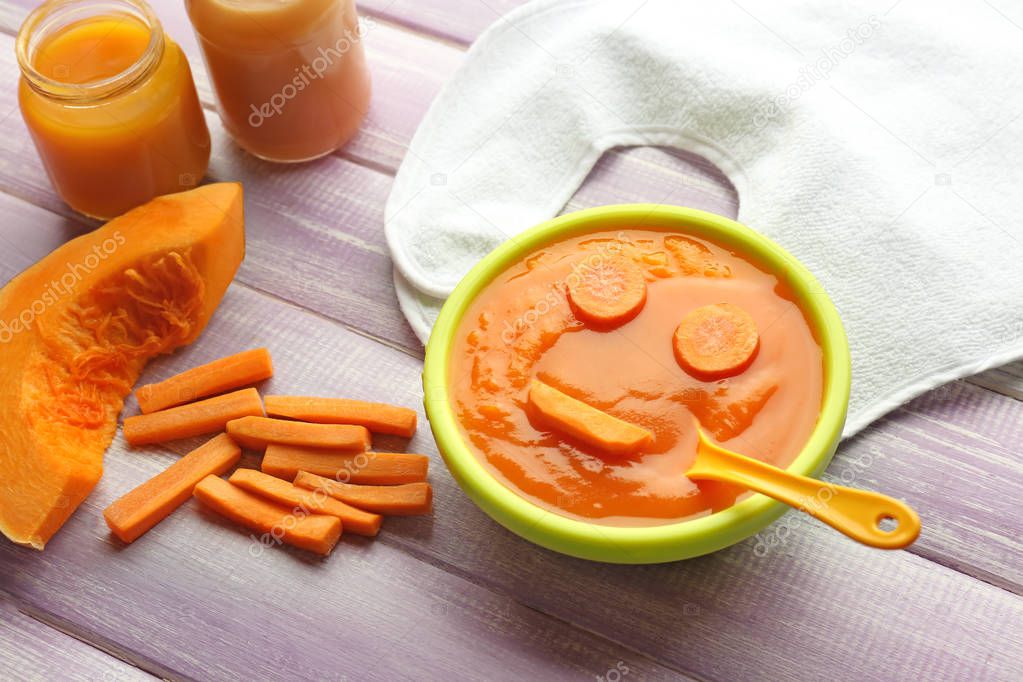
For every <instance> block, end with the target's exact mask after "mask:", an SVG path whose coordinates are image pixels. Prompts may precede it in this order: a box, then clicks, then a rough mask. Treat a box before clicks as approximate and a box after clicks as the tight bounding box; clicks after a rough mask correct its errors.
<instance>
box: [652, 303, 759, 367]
mask: <svg viewBox="0 0 1023 682" xmlns="http://www.w3.org/2000/svg"><path fill="white" fill-rule="evenodd" d="M672 347H673V348H674V350H675V359H676V360H677V361H678V364H679V365H681V366H682V369H684V370H685V371H686V372H688V373H689V374H691V375H692V376H694V377H696V378H697V379H703V380H706V381H711V380H714V379H723V378H725V377H730V376H735V375H736V374H739V373H740V372H743V371H745V370H746V368H747V367H749V366H750V365H751V364H752V363H753V360H754V358H756V355H757V351H758V350H759V349H760V334H759V333H758V332H757V323H756V322H754V321H753V318H752V317H750V315H749V313H747V312H746V311H745V310H743V309H742V308H740V307H739V306H737V305H732V304H731V303H715V304H713V305H705V306H703V307H701V308H697V309H695V310H693V311H691V312H690V313H689V314H688V315H686V316H685V317H684V318H683V319H682V323H681V324H679V326H678V328H677V329H676V330H675V336H674V339H673V342H672Z"/></svg>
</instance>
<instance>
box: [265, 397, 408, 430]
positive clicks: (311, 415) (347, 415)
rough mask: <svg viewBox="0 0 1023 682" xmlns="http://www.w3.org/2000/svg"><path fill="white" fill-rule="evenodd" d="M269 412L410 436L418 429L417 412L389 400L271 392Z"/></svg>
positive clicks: (267, 398)
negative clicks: (369, 400) (391, 403)
mask: <svg viewBox="0 0 1023 682" xmlns="http://www.w3.org/2000/svg"><path fill="white" fill-rule="evenodd" d="M266 413H267V414H268V415H270V416H271V417H287V418H288V419H299V420H301V421H304V422H318V423H321V424H359V425H360V426H365V427H366V428H367V429H369V430H370V431H372V432H374V433H387V434H391V435H394V436H402V437H403V438H411V437H412V434H414V433H415V432H416V412H415V410H410V409H409V408H407V407H398V406H397V405H388V404H386V403H367V402H363V401H361V400H348V399H346V398H306V397H303V396H294V395H268V396H267V397H266Z"/></svg>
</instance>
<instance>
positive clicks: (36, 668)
mask: <svg viewBox="0 0 1023 682" xmlns="http://www.w3.org/2000/svg"><path fill="white" fill-rule="evenodd" d="M0 670H3V671H4V676H5V677H7V678H8V679H17V680H56V679H60V680H67V682H79V681H80V682H91V681H92V680H104V681H108V682H134V681H136V680H153V679H154V678H153V677H152V676H150V675H148V674H146V673H144V672H142V671H141V670H139V669H138V668H135V667H133V666H130V665H128V664H127V663H124V662H123V661H119V660H118V659H116V658H114V657H113V656H108V655H107V654H105V653H103V652H102V651H100V650H99V649H96V648H94V647H92V646H90V645H88V644H86V643H85V642H81V641H79V640H77V639H75V638H74V637H71V636H69V635H66V634H64V633H63V632H61V631H60V630H57V629H55V628H53V627H50V626H49V625H46V624H45V623H41V622H40V621H38V620H36V619H34V618H31V617H29V616H27V615H25V614H24V613H22V612H20V611H19V610H18V609H17V607H16V606H15V605H14V602H12V601H11V600H10V599H8V598H6V597H5V596H4V595H3V594H2V593H0Z"/></svg>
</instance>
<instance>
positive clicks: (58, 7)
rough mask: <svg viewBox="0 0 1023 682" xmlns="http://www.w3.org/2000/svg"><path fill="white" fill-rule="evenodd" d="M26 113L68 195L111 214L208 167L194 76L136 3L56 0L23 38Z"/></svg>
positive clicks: (74, 202) (188, 182)
mask: <svg viewBox="0 0 1023 682" xmlns="http://www.w3.org/2000/svg"><path fill="white" fill-rule="evenodd" d="M17 51H18V60H19V64H20V66H21V71H22V78H21V83H20V85H19V90H18V95H19V102H20V104H21V112H22V115H23V116H24V118H25V123H26V124H27V126H28V129H29V132H30V133H31V135H32V139H33V141H34V142H35V144H36V147H37V149H38V150H39V155H40V156H41V157H42V160H43V164H44V165H45V166H46V170H47V171H48V173H49V175H50V179H51V181H52V182H53V185H54V187H55V188H56V190H57V192H58V193H59V194H60V196H61V197H62V198H63V199H64V200H65V201H66V202H67V203H68V204H69V205H70V206H71V207H72V208H74V209H75V210H77V211H80V212H82V213H85V214H87V215H90V216H93V217H97V218H112V217H114V216H117V215H120V214H121V213H124V212H125V211H127V210H128V209H131V208H134V207H135V206H138V205H140V204H143V203H145V202H147V201H149V200H150V199H152V198H153V197H155V196H158V195H161V194H169V193H172V192H178V191H182V190H184V189H188V188H190V187H192V186H194V185H196V184H198V182H199V181H200V180H201V179H202V177H203V176H204V175H205V174H206V166H207V163H208V162H209V155H210V137H209V131H208V130H207V128H206V120H205V118H204V117H203V113H202V109H201V107H200V105H199V99H198V97H197V96H196V92H195V86H194V84H193V82H192V73H191V70H190V69H189V67H188V62H187V61H186V60H185V56H184V54H182V52H181V49H180V48H179V47H178V46H177V45H176V44H175V43H174V42H173V41H171V40H170V39H168V38H166V37H165V36H164V34H163V30H162V28H161V27H160V24H159V22H158V21H157V20H156V18H155V16H154V15H153V13H152V10H150V9H149V7H148V6H147V5H145V4H144V3H142V2H139V1H137V0H104V1H100V0H53V1H51V2H48V3H46V4H44V5H42V6H41V7H39V8H38V9H36V10H35V11H34V12H33V13H32V14H31V15H30V16H29V18H28V19H27V20H26V21H25V24H24V25H23V26H22V28H21V31H20V33H19V35H18V43H17Z"/></svg>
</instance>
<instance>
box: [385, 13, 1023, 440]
mask: <svg viewBox="0 0 1023 682" xmlns="http://www.w3.org/2000/svg"><path fill="white" fill-rule="evenodd" d="M893 3H894V6H893ZM1005 4H1006V8H1005V9H1004V10H1002V9H998V8H996V6H995V5H997V2H996V0H992V3H991V4H989V3H985V2H976V3H974V2H962V1H961V0H960V1H958V2H953V1H946V0H942V1H940V2H924V1H923V0H901V1H899V2H896V0H885V1H884V2H856V3H853V2H844V3H825V4H820V3H806V2H803V1H801V0H772V1H769V2H753V1H748V2H747V1H745V0H744V1H743V2H741V3H732V2H720V3H706V2H700V3H697V2H689V1H684V0H646V1H645V2H644V1H643V0H603V1H601V0H560V1H552V0H537V1H536V2H533V3H530V4H528V5H525V6H523V7H521V8H520V9H518V10H516V11H514V12H512V13H511V14H509V15H508V16H507V17H505V18H504V19H502V20H501V21H499V22H498V23H497V24H496V25H494V26H493V27H491V28H490V29H489V30H488V31H487V32H486V33H485V34H484V35H483V36H482V37H481V38H480V39H479V40H478V41H477V42H476V44H475V45H474V46H473V47H472V49H471V50H470V51H469V54H468V58H467V60H466V63H465V64H464V66H463V67H462V68H461V70H460V71H459V72H458V73H457V74H456V75H455V77H454V78H453V79H452V81H451V82H450V83H448V84H447V86H446V87H445V88H444V90H443V91H442V92H441V93H440V95H439V96H438V97H437V100H436V101H435V102H434V104H433V106H432V107H431V109H430V111H429V113H428V114H427V116H426V118H425V119H424V121H423V123H422V125H421V127H420V128H419V130H418V132H417V133H416V135H415V138H414V139H413V141H412V144H411V146H410V148H409V152H408V154H407V156H406V158H405V161H404V162H403V164H402V166H401V169H400V170H399V172H398V175H397V178H396V180H395V184H394V188H393V190H392V193H391V196H390V198H389V200H388V204H387V214H386V219H387V223H386V233H387V239H388V243H389V245H390V248H391V252H392V255H393V258H394V262H395V266H396V273H395V283H396V288H397V292H398V298H399V302H400V304H401V307H402V310H403V311H404V313H405V315H406V317H407V318H408V320H409V323H410V324H411V325H412V328H413V329H414V330H415V332H416V334H417V335H418V336H419V338H420V339H422V340H424V341H425V340H426V339H427V338H428V337H429V333H430V328H431V327H432V325H433V322H434V320H435V319H436V316H437V313H438V312H439V310H440V306H441V305H442V304H443V301H444V298H445V297H446V296H447V295H448V294H450V293H451V291H452V289H453V288H454V286H455V285H456V284H457V283H458V281H459V280H460V279H461V277H462V276H463V275H464V274H465V273H466V272H467V271H468V270H469V269H470V268H471V267H472V266H473V265H475V264H476V263H477V262H478V261H479V260H480V259H481V258H482V257H483V256H485V255H486V254H487V253H488V252H489V251H490V250H491V249H493V248H494V247H496V246H497V245H499V244H500V243H502V242H503V241H505V240H506V239H508V238H510V237H513V236H514V235H515V234H517V233H519V232H521V231H523V230H525V229H527V228H529V227H531V226H533V225H535V224H537V223H539V222H542V221H544V220H546V219H548V218H551V217H553V216H554V215H556V214H557V213H558V212H559V211H560V210H561V209H562V208H563V207H564V205H565V204H566V203H567V201H568V200H569V199H570V198H571V196H572V195H573V194H574V193H575V191H576V190H577V189H578V187H579V185H580V184H581V183H582V182H583V180H584V179H585V178H586V176H587V174H588V173H589V171H590V170H591V169H592V167H593V165H594V164H595V163H596V161H597V160H598V159H599V158H600V156H601V155H602V154H603V153H604V152H605V151H606V150H608V149H610V148H612V147H617V146H636V145H660V146H670V147H677V148H680V149H685V150H689V151H693V152H696V153H698V154H701V155H703V156H705V157H707V158H708V159H709V160H711V161H712V162H714V163H715V164H717V166H718V167H719V168H721V170H722V171H723V172H724V173H725V174H726V175H727V176H728V177H729V179H730V180H731V181H732V183H733V184H734V185H735V187H736V190H737V191H738V194H739V202H740V209H739V216H738V219H739V221H740V222H742V223H745V224H746V225H749V226H750V227H752V228H753V229H755V230H758V231H760V232H761V233H763V234H765V235H766V236H768V237H770V238H771V239H773V240H775V241H777V242H778V243H779V244H781V245H782V246H783V247H784V248H785V249H787V250H788V251H790V252H791V253H792V254H793V255H795V256H796V257H797V258H798V259H800V260H801V261H802V262H803V263H804V264H805V265H806V266H807V267H808V268H809V269H810V270H811V271H812V272H813V273H814V274H815V275H816V276H817V278H818V279H819V280H820V281H821V283H822V284H823V286H824V288H825V289H826V290H827V292H828V293H829V295H830V296H831V298H832V300H833V301H834V302H835V305H836V306H837V307H838V310H839V312H840V314H841V315H842V319H843V321H844V323H845V327H846V331H847V333H848V336H849V342H850V346H851V350H852V361H853V390H852V398H851V404H850V413H849V421H848V425H847V427H846V435H851V434H852V433H855V432H856V431H858V430H860V429H861V428H863V427H864V426H865V425H867V424H869V423H870V422H871V421H872V420H874V419H876V418H877V417H879V416H881V415H883V414H884V413H885V412H887V411H889V410H891V409H893V408H895V407H897V406H898V405H899V404H901V403H903V402H905V401H906V400H909V399H910V398H912V397H914V396H916V395H918V394H920V393H922V392H924V391H926V390H928V389H929V388H932V387H934V386H937V385H939V384H942V383H944V382H947V381H950V380H952V379H956V378H959V377H962V376H967V375H969V374H972V373H975V372H978V371H981V370H983V369H986V368H988V367H992V366H995V365H999V364H1003V363H1006V362H1009V361H1012V360H1015V359H1018V358H1020V357H1023V217H1021V216H1023V28H1021V27H1023V9H1020V8H1019V7H1018V6H1016V7H1015V8H1012V7H1010V4H1009V3H1005ZM1010 11H1012V12H1015V13H1016V14H1017V16H1016V17H1015V18H1013V17H1011V16H1010V15H1009V14H1008V12H1010ZM650 200H651V201H658V202H660V203H667V204H670V203H672V197H671V196H667V197H650Z"/></svg>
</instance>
